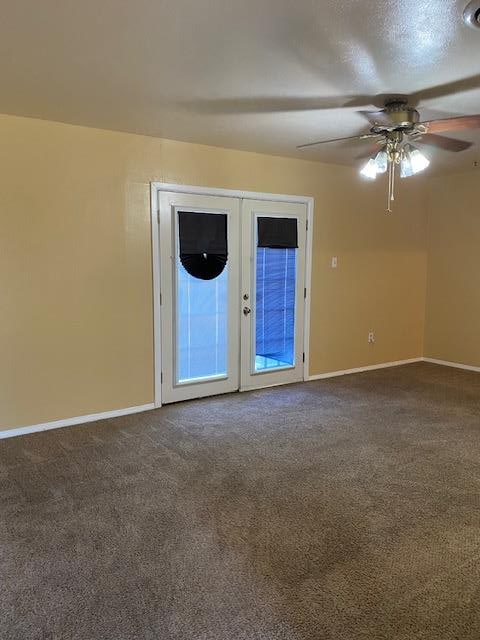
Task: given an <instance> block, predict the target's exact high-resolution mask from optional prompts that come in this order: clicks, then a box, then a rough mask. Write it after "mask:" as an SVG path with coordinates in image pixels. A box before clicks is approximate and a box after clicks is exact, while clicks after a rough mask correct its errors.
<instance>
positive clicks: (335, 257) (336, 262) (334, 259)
mask: <svg viewBox="0 0 480 640" xmlns="http://www.w3.org/2000/svg"><path fill="white" fill-rule="evenodd" d="M337 264H338V259H337V256H333V258H332V269H336V268H337Z"/></svg>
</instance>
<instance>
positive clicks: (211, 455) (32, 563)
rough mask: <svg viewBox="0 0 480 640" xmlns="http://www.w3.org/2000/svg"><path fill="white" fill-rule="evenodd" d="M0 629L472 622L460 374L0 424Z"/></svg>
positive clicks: (399, 628) (470, 407)
mask: <svg viewBox="0 0 480 640" xmlns="http://www.w3.org/2000/svg"><path fill="white" fill-rule="evenodd" d="M0 508H1V517H0V637H1V638H2V639H5V640H33V639H35V640H73V639H75V640H127V639H128V640H134V639H139V640H140V639H141V640H154V639H155V640H240V639H241V640H280V639H282V640H323V639H325V640H327V639H328V640H357V639H358V640H360V639H361V640H380V639H385V640H387V639H388V640H413V639H415V640H417V639H426V638H428V639H429V640H454V639H455V640H470V639H471V640H474V639H475V640H478V638H479V637H480V376H479V375H478V374H474V373H468V372H465V371H457V370H453V369H447V368H443V367H438V366H435V365H428V364H418V365H417V364H415V365H409V366H406V367H399V368H396V369H389V370H381V371H375V372H370V373H365V374H360V375H355V376H347V377H343V378H335V379H331V380H327V381H319V382H311V383H308V384H298V385H292V386H289V387H277V388H274V389H268V390H263V391H258V392H252V393H248V394H234V395H230V396H223V397H217V398H210V399H206V400H200V401H193V402H188V403H182V404H178V405H171V406H168V407H164V408H162V409H160V410H158V411H152V412H146V413H144V414H138V415H134V416H127V417H124V418H118V419H114V420H109V421H103V422H98V423H91V424H89V425H85V426H78V427H70V428H67V429H60V430H56V431H49V432H45V433H41V434H35V435H31V436H24V437H19V438H12V439H9V440H2V441H0Z"/></svg>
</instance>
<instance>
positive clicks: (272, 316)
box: [255, 247, 297, 372]
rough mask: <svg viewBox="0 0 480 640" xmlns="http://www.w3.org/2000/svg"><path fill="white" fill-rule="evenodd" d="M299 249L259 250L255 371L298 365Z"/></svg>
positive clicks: (257, 263)
mask: <svg viewBox="0 0 480 640" xmlns="http://www.w3.org/2000/svg"><path fill="white" fill-rule="evenodd" d="M296 260H297V249H292V248H288V249H286V248H285V249H274V248H270V247H257V255H256V305H255V313H256V315H255V322H256V327H255V371H256V372H259V371H265V370H270V369H278V368H284V367H292V366H294V365H295V289H296Z"/></svg>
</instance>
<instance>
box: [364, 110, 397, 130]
mask: <svg viewBox="0 0 480 640" xmlns="http://www.w3.org/2000/svg"><path fill="white" fill-rule="evenodd" d="M358 113H360V114H361V115H362V116H363V117H364V118H366V119H367V120H368V121H369V122H370V124H371V125H372V127H373V126H374V125H383V126H385V127H389V126H391V124H392V121H391V120H390V116H389V115H388V113H386V111H385V110H384V109H381V110H380V111H359V112H358Z"/></svg>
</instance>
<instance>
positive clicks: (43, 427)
mask: <svg viewBox="0 0 480 640" xmlns="http://www.w3.org/2000/svg"><path fill="white" fill-rule="evenodd" d="M414 362H430V363H431V364H438V365H441V366H444V367H453V368H455V369H464V370H466V371H475V372H477V373H480V367H474V366H472V365H469V364H460V363H458V362H449V361H448V360H437V359H436V358H410V359H409V360H397V361H395V362H383V363H381V364H372V365H369V366H367V367H356V368H355V369H345V370H343V371H331V372H329V373H319V374H317V375H313V376H307V377H306V378H305V381H306V382H309V381H312V380H325V379H327V378H336V377H337V376H346V375H350V374H352V373H362V372H364V371H374V370H376V369H388V368H390V367H401V366H402V365H405V364H413V363H414ZM249 391H250V389H249ZM151 409H155V404H154V403H153V402H151V403H149V404H142V405H139V406H136V407H127V408H126V409H114V410H113V411H103V412H102V413H91V414H88V415H84V416H76V417H75V418H65V419H63V420H54V421H53V422H42V423H40V424H32V425H29V426H27V427H16V428H13V429H5V430H3V431H0V440H2V439H3V438H13V437H14V436H22V435H26V434H28V433H37V432H38V431H48V430H49V429H61V428H62V427H71V426H73V425H76V424H84V423H86V422H95V421H96V420H107V419H108V418H117V417H119V416H126V415H129V414H131V413H141V412H142V411H150V410H151Z"/></svg>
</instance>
